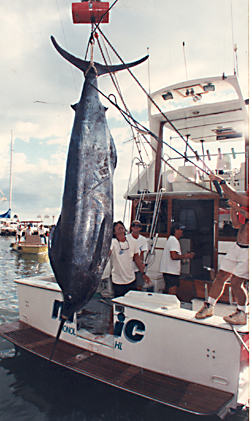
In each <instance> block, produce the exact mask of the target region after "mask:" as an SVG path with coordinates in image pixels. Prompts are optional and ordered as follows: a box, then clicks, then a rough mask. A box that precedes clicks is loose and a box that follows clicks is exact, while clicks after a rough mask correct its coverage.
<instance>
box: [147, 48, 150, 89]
mask: <svg viewBox="0 0 252 421" xmlns="http://www.w3.org/2000/svg"><path fill="white" fill-rule="evenodd" d="M149 50H150V49H149V47H147V55H148V56H149V58H148V82H149V95H150V53H149Z"/></svg>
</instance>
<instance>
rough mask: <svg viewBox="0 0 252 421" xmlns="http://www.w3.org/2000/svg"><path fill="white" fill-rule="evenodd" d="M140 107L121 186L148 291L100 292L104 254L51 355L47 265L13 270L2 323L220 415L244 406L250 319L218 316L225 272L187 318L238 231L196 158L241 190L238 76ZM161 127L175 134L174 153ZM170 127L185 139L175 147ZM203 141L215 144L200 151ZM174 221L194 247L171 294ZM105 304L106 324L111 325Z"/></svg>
mask: <svg viewBox="0 0 252 421" xmlns="http://www.w3.org/2000/svg"><path fill="white" fill-rule="evenodd" d="M81 5H82V7H83V8H85V7H86V6H87V5H86V4H85V2H82V3H81ZM148 109H149V128H148V129H146V128H144V127H143V126H141V125H138V131H139V132H142V133H145V134H146V136H150V145H151V149H152V150H153V159H152V160H151V162H150V163H145V162H144V161H143V159H140V161H138V164H139V162H140V164H141V165H142V167H143V170H142V171H141V172H139V175H138V176H137V178H136V179H135V181H133V183H131V185H130V186H129V189H128V191H127V193H126V195H125V197H126V199H127V200H130V201H131V202H132V206H131V220H134V219H139V220H140V221H141V223H142V226H143V232H142V234H143V235H145V236H146V237H147V238H148V240H149V252H148V254H147V256H146V267H147V274H148V276H149V277H150V279H151V281H152V285H153V291H130V292H128V293H127V294H126V295H125V296H122V297H118V298H113V297H110V298H112V299H111V300H110V299H108V298H106V297H107V296H108V295H110V293H111V288H110V282H109V266H107V268H106V270H105V273H104V276H103V281H102V282H103V284H102V285H103V286H101V285H100V286H99V288H98V290H97V293H96V294H95V296H94V298H92V299H91V300H90V302H89V303H88V304H87V306H85V308H84V309H83V311H82V312H78V313H74V315H73V316H72V317H71V318H70V319H69V320H67V321H66V323H65V325H64V326H63V331H62V334H61V337H60V340H59V342H58V344H57V346H56V349H55V351H54V353H53V356H52V351H53V348H54V343H55V336H56V334H57V332H58V329H59V325H60V321H61V311H62V306H63V296H62V291H61V289H60V287H59V285H58V284H57V283H56V281H55V278H54V276H51V277H50V276H49V277H44V276H38V277H30V278H24V279H19V280H16V281H15V282H16V284H17V287H18V296H19V320H18V321H16V322H13V323H8V324H6V325H1V326H0V335H1V336H2V337H3V338H5V339H7V340H9V341H11V342H12V343H13V344H14V345H15V346H16V347H17V348H22V349H25V350H27V351H29V352H31V353H34V354H36V355H38V356H41V357H43V358H45V359H48V360H49V359H51V361H52V362H54V363H56V364H59V365H61V366H63V367H66V368H68V369H71V370H73V371H76V372H78V373H81V374H83V375H86V376H89V377H91V378H93V379H96V380H99V381H102V382H104V383H106V384H109V385H112V386H114V387H117V388H120V389H123V390H125V391H128V392H131V393H133V394H136V395H140V396H143V397H145V398H147V399H151V400H153V401H156V402H159V403H162V404H164V405H168V406H171V407H174V408H178V409H180V410H182V411H186V412H189V413H194V414H198V415H211V414H217V415H218V416H219V417H220V418H222V419H223V418H224V417H225V416H226V415H227V414H228V413H229V411H231V410H232V411H235V410H239V409H242V408H243V409H244V408H247V406H248V401H249V357H248V348H247V344H248V335H249V328H248V325H245V326H239V327H237V328H235V327H234V326H232V325H230V324H228V323H225V322H224V320H223V318H222V316H223V315H224V314H229V313H230V312H232V308H233V304H234V303H233V297H232V293H231V290H230V287H229V284H228V283H227V285H226V290H225V292H224V294H223V296H222V300H220V303H219V304H217V305H216V312H215V315H214V316H213V317H211V318H207V319H203V320H197V319H196V318H195V312H196V310H197V309H198V308H199V305H200V304H201V303H202V301H203V299H205V296H206V295H207V294H208V290H209V287H210V286H211V284H212V281H213V277H214V274H215V273H216V272H217V270H218V267H219V263H220V260H221V258H222V256H223V255H224V254H225V253H226V251H227V249H228V247H229V245H230V244H231V242H233V241H235V234H236V232H235V230H233V228H232V226H231V225H230V214H229V208H228V205H227V202H226V201H225V200H224V199H223V198H222V197H221V196H220V195H219V194H218V193H217V192H216V190H215V187H214V186H213V185H212V184H211V182H210V179H209V177H208V175H207V173H208V172H209V167H208V165H207V163H206V162H207V159H208V160H211V159H213V157H214V156H215V157H216V158H217V164H216V165H215V164H214V165H215V167H211V169H212V170H213V171H217V172H221V174H222V177H223V178H225V179H226V181H227V182H228V183H230V184H232V185H234V186H235V188H236V189H237V190H239V191H241V192H244V194H245V190H246V187H247V183H248V172H247V169H248V162H247V159H245V158H246V155H247V158H248V138H247V123H248V119H247V111H246V106H245V102H244V100H243V98H242V95H241V91H240V88H239V85H238V82H237V78H236V76H224V75H223V76H220V77H208V78H203V79H197V80H193V81H186V82H183V83H180V84H176V85H172V86H168V87H164V88H162V89H160V90H159V91H157V92H154V93H152V94H151V95H150V96H149V98H148ZM164 128H168V130H172V131H173V134H172V137H173V138H174V136H176V138H175V144H176V148H174V147H173V152H174V153H175V155H174V156H171V155H172V154H171V153H170V146H171V143H170V139H169V141H167V138H166V137H165V133H164ZM178 138H181V140H182V142H183V145H184V151H183V153H180V154H179V151H178V149H179V148H178V147H177V143H178ZM185 139H186V141H185ZM234 139H235V142H236V144H238V141H239V142H240V143H241V144H242V145H244V153H245V155H243V156H244V161H243V162H241V165H240V168H239V169H238V170H236V171H233V170H232V169H231V165H230V157H231V156H232V157H233V159H234V158H235V156H236V155H238V153H237V152H236V151H235V149H233V150H231V151H230V152H226V153H225V154H224V153H223V152H222V150H221V149H220V146H219V142H221V143H222V144H223V146H221V148H222V147H224V145H225V146H226V145H231V142H232V141H233V140H234ZM192 142H196V144H199V145H200V147H201V148H202V152H201V153H194V152H195V151H194V149H193V148H192V146H191V145H192ZM205 142H208V145H209V150H207V151H206V152H205V150H204V145H205ZM210 146H211V148H212V146H213V149H214V148H215V149H216V148H217V149H216V151H213V152H212V151H210ZM167 148H168V149H167ZM239 150H240V148H239ZM168 151H169V153H168V154H167V152H168ZM190 151H191V152H190ZM162 162H163V163H162ZM138 168H139V165H138ZM174 221H177V222H181V223H182V224H183V225H185V226H186V229H185V230H184V238H183V239H182V240H181V246H182V253H184V251H193V252H194V253H195V258H194V259H193V260H192V261H190V262H185V263H184V265H183V266H182V273H181V279H180V288H179V290H178V297H176V296H173V295H166V294H162V291H163V289H164V281H163V275H162V274H161V273H160V272H159V264H160V259H161V255H162V252H163V249H164V244H165V242H166V239H167V237H168V233H169V230H170V226H171V224H172V222H174ZM66 247H67V244H66ZM108 292H109V293H108ZM111 306H112V307H113V333H110V330H109V315H110V310H111Z"/></svg>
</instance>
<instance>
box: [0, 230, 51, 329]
mask: <svg viewBox="0 0 252 421" xmlns="http://www.w3.org/2000/svg"><path fill="white" fill-rule="evenodd" d="M12 242H13V238H11V237H1V236H0V323H1V324H2V323H8V322H11V321H14V320H17V319H18V295H17V286H16V284H15V282H14V280H15V279H21V278H24V277H27V276H36V275H43V274H44V275H51V274H52V270H51V266H50V262H49V258H48V255H47V254H46V255H38V256H36V255H24V254H18V253H16V252H14V251H12V250H11V248H10V244H11V243H12Z"/></svg>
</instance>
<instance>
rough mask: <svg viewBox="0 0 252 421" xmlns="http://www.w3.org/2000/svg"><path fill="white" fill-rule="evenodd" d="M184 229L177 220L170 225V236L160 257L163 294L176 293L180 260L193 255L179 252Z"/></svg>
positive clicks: (190, 257)
mask: <svg viewBox="0 0 252 421" xmlns="http://www.w3.org/2000/svg"><path fill="white" fill-rule="evenodd" d="M184 229H185V227H184V226H182V225H181V224H180V223H178V222H174V223H173V224H172V225H171V228H170V236H169V238H168V240H167V241H166V244H165V247H164V251H163V254H162V257H161V262H160V268H159V271H160V272H162V273H163V276H164V281H165V290H164V293H165V294H172V295H176V294H177V288H178V287H179V277H180V272H181V260H183V259H192V258H193V256H194V253H185V254H181V246H180V242H179V239H180V238H181V237H183V230H184Z"/></svg>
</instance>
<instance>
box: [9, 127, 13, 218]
mask: <svg viewBox="0 0 252 421" xmlns="http://www.w3.org/2000/svg"><path fill="white" fill-rule="evenodd" d="M12 155H13V131H12V130H11V153H10V191H9V209H10V217H11V193H12Z"/></svg>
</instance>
